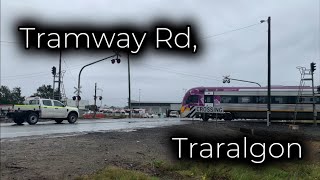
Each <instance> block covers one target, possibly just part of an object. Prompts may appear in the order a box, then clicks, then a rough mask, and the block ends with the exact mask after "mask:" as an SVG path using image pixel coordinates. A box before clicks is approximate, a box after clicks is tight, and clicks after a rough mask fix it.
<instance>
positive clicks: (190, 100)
mask: <svg viewBox="0 0 320 180" xmlns="http://www.w3.org/2000/svg"><path fill="white" fill-rule="evenodd" d="M198 100H199V96H198V95H191V96H189V97H188V99H187V100H186V104H190V103H198Z"/></svg>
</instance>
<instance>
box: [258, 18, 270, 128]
mask: <svg viewBox="0 0 320 180" xmlns="http://www.w3.org/2000/svg"><path fill="white" fill-rule="evenodd" d="M260 22H261V23H264V22H266V20H261V21H260ZM267 23H268V99H267V102H268V110H267V126H270V118H271V17H270V16H269V17H268V20H267Z"/></svg>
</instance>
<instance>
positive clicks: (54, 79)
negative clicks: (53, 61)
mask: <svg viewBox="0 0 320 180" xmlns="http://www.w3.org/2000/svg"><path fill="white" fill-rule="evenodd" d="M55 84H56V75H55V74H53V85H52V88H53V89H52V99H54V88H55Z"/></svg>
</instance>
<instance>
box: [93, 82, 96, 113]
mask: <svg viewBox="0 0 320 180" xmlns="http://www.w3.org/2000/svg"><path fill="white" fill-rule="evenodd" d="M96 111H97V83H95V84H94V111H93V112H94V113H93V118H95V117H96Z"/></svg>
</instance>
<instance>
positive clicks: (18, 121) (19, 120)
mask: <svg viewBox="0 0 320 180" xmlns="http://www.w3.org/2000/svg"><path fill="white" fill-rule="evenodd" d="M13 121H14V122H15V123H16V124H18V125H22V124H23V123H24V119H18V118H14V119H13Z"/></svg>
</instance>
